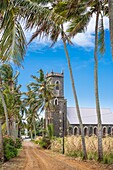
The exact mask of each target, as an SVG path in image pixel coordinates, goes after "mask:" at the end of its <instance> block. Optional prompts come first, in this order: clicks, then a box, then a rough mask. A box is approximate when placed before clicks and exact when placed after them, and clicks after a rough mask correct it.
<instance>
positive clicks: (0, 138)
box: [0, 121, 4, 164]
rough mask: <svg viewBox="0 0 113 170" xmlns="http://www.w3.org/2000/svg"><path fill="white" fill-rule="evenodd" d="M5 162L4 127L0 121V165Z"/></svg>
mask: <svg viewBox="0 0 113 170" xmlns="http://www.w3.org/2000/svg"><path fill="white" fill-rule="evenodd" d="M3 162H4V149H3V136H2V126H1V121H0V164H1V163H3Z"/></svg>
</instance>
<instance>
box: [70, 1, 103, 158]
mask: <svg viewBox="0 0 113 170" xmlns="http://www.w3.org/2000/svg"><path fill="white" fill-rule="evenodd" d="M105 4H106V1H105V2H104V1H103V2H101V1H95V0H94V1H89V3H88V6H90V10H89V11H88V12H87V13H86V14H85V15H84V13H83V14H82V15H81V16H79V18H76V17H73V15H72V23H71V24H70V27H69V29H68V32H70V35H71V36H74V35H76V33H77V32H78V31H79V32H80V31H82V30H84V25H83V26H82V27H80V26H81V24H82V23H83V22H84V23H85V25H86V26H87V23H88V22H89V20H90V18H91V17H92V14H93V13H95V14H96V25H95V50H94V61H95V67H94V87H95V99H96V112H97V118H98V160H99V161H100V160H102V159H103V149H102V123H101V112H100V103H99V91H98V46H99V51H100V53H101V54H103V53H104V51H105V47H104V26H103V15H104V9H105V8H104V5H105ZM85 5H86V4H85ZM70 10H71V12H72V11H73V10H74V9H73V6H72V9H70ZM105 10H106V9H105ZM99 15H100V16H101V25H100V32H99V31H98V29H99ZM69 17H71V16H70V15H69ZM98 34H99V39H98Z"/></svg>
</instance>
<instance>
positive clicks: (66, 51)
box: [62, 35, 87, 159]
mask: <svg viewBox="0 0 113 170" xmlns="http://www.w3.org/2000/svg"><path fill="white" fill-rule="evenodd" d="M62 40H63V44H64V50H65V53H66V57H67V61H68V68H69V72H70V78H71V83H72V89H73V93H74V100H75V105H76V110H77V116H78V120H79V124H80V129H81V137H82V147H83V158H84V159H87V152H86V144H85V137H84V129H83V124H82V119H81V115H80V108H79V104H78V98H77V94H76V89H75V84H74V78H73V73H72V68H71V63H70V57H69V53H68V50H67V46H66V41H65V37H64V36H63V35H62Z"/></svg>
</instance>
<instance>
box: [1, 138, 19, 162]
mask: <svg viewBox="0 0 113 170" xmlns="http://www.w3.org/2000/svg"><path fill="white" fill-rule="evenodd" d="M15 144H16V143H15V141H14V139H13V138H11V137H9V136H5V137H4V138H3V146H4V159H5V161H7V160H9V159H11V158H13V157H15V156H17V154H18V150H17V148H16V146H15Z"/></svg>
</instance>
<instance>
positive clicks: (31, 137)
mask: <svg viewBox="0 0 113 170" xmlns="http://www.w3.org/2000/svg"><path fill="white" fill-rule="evenodd" d="M30 135H31V140H33V133H32V130H30Z"/></svg>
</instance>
